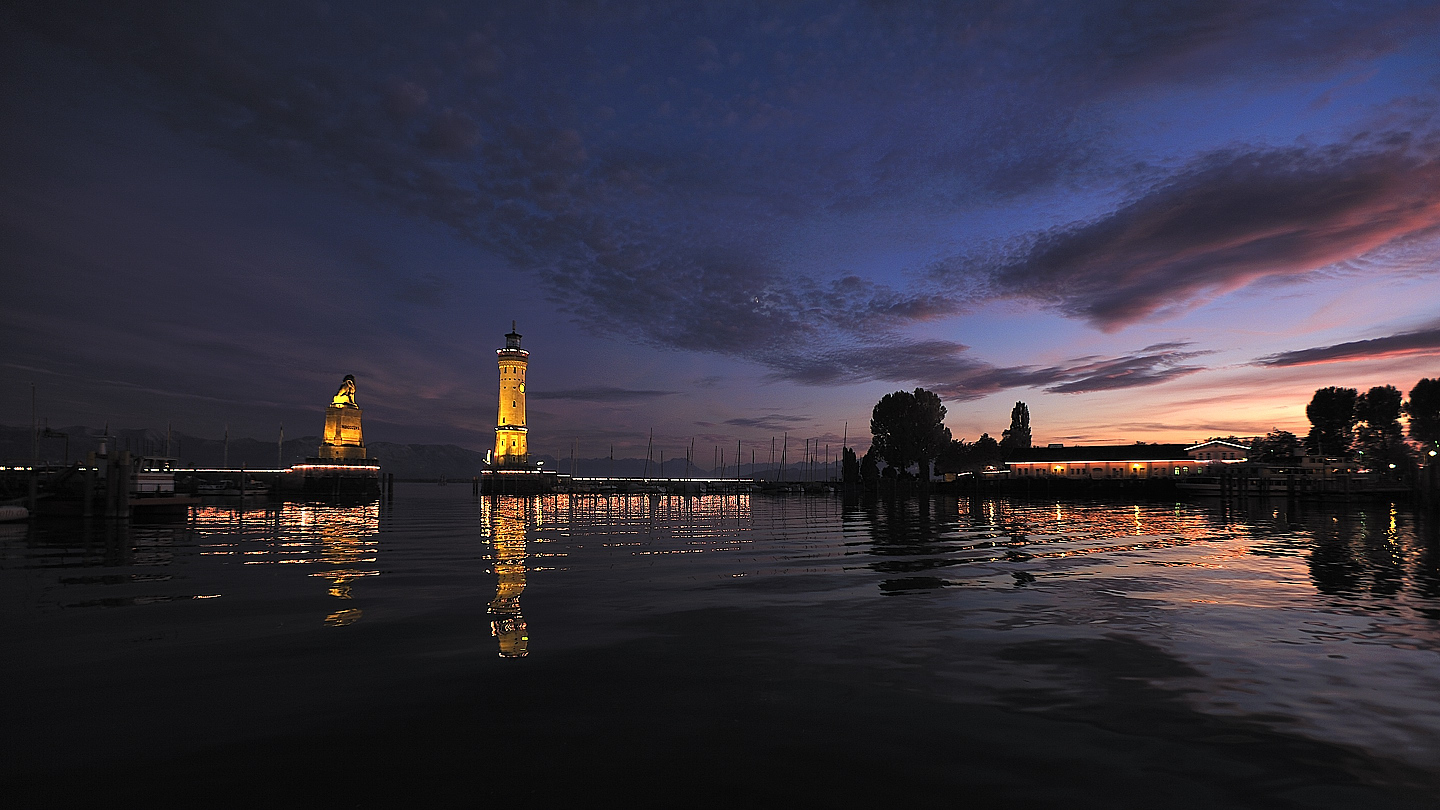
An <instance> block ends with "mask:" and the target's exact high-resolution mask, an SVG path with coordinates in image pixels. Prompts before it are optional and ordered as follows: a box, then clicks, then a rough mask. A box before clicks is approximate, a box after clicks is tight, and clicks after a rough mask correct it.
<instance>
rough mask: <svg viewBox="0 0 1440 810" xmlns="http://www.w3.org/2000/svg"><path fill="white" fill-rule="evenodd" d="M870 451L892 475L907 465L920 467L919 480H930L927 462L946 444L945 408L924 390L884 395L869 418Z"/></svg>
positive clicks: (938, 400)
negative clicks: (892, 470)
mask: <svg viewBox="0 0 1440 810" xmlns="http://www.w3.org/2000/svg"><path fill="white" fill-rule="evenodd" d="M870 433H871V435H872V437H873V440H872V442H871V444H870V449H871V451H872V452H876V453H878V454H879V456H880V458H882V459H884V460H885V464H886V465H887V466H888V467H893V468H895V470H896V472H897V473H899V472H900V471H903V470H905V469H906V468H907V467H909V466H910V465H911V464H918V465H919V466H920V478H921V480H929V478H930V460H931V459H933V458H935V456H936V455H938V454H939V452H940V450H941V449H942V448H944V447H945V445H946V444H948V443H949V442H950V428H947V427H945V406H944V405H943V404H942V403H941V402H940V397H938V396H936V395H935V394H934V393H932V392H930V391H926V390H925V389H924V388H916V389H915V392H914V393H913V394H912V393H910V392H908V391H896V392H895V393H893V394H886V395H885V396H883V397H881V398H880V401H879V402H877V403H875V409H874V410H873V411H872V412H871V415H870Z"/></svg>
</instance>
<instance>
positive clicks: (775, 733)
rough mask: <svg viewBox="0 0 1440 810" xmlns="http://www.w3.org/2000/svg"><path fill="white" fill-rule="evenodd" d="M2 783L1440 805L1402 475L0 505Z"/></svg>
mask: <svg viewBox="0 0 1440 810" xmlns="http://www.w3.org/2000/svg"><path fill="white" fill-rule="evenodd" d="M0 622H3V625H0V642H3V650H4V662H3V674H0V684H3V692H0V695H3V699H4V705H5V709H4V724H3V731H0V745H3V748H0V781H3V784H0V787H3V793H0V795H4V796H7V797H9V798H10V800H9V801H6V802H5V804H6V806H16V807H20V806H32V805H39V804H48V803H54V804H85V805H91V804H94V803H96V802H97V801H103V802H106V803H129V802H134V801H146V802H150V803H152V804H158V805H175V804H186V805H206V806H209V805H216V804H221V805H226V804H230V805H255V804H280V805H291V804H300V803H316V804H321V805H324V806H356V805H368V806H397V805H417V806H431V805H461V806H476V807H486V806H499V805H504V806H516V805H523V804H537V805H539V804H544V805H553V804H554V803H555V802H556V801H558V800H565V801H567V802H572V803H573V802H585V803H586V804H603V803H613V802H615V801H625V802H628V803H631V804H638V805H666V806H695V805H703V806H714V805H721V804H723V805H764V806H771V805H799V806H850V805H856V804H862V803H865V804H887V805H889V804H895V803H897V802H900V803H917V804H918V803H923V804H925V805H938V804H944V805H958V806H966V805H969V804H976V805H981V804H985V805H989V804H992V803H994V804H999V803H1004V804H1007V805H1011V806H1019V807H1029V806H1047V807H1048V806H1053V807H1061V806H1064V807H1076V806H1080V807H1359V806H1369V807H1433V806H1440V798H1437V797H1440V540H1437V535H1436V522H1435V519H1434V518H1433V516H1431V517H1427V516H1426V515H1424V514H1419V513H1416V512H1415V511H1413V510H1411V509H1410V508H1409V507H1405V506H1398V507H1397V506H1390V505H1383V504H1382V505H1377V506H1368V505H1365V506H1357V505H1353V504H1347V505H1335V506H1325V507H1320V506H1314V505H1311V506H1307V507H1303V508H1302V507H1294V506H1292V507H1290V508H1289V509H1287V507H1286V504H1285V503H1284V501H1279V502H1269V503H1266V502H1258V503H1252V504H1250V505H1249V506H1248V508H1235V507H1230V508H1227V507H1224V506H1221V505H1219V504H1208V505H1206V504H1195V505H1190V504H1160V505H1157V504H1147V505H1138V506H1137V505H1117V504H1096V503H1059V504H1056V503H1037V502H1011V501H1003V500H1002V501H958V502H957V501H956V500H953V499H948V500H947V499H934V500H931V501H929V502H928V503H925V502H917V501H914V500H912V501H908V502H904V501H902V502H898V503H891V504H887V503H885V502H880V503H870V504H865V503H858V504H850V505H845V504H842V502H841V501H840V500H839V499H831V498H818V497H808V498H807V497H800V496H795V497H790V498H762V497H756V498H747V497H736V496H731V497H728V498H727V497H718V496H717V497H708V498H691V499H684V498H666V497H647V496H639V497H629V498H616V497H612V498H610V499H605V498H598V499H597V498H592V497H577V498H575V499H573V500H569V499H567V498H566V497H565V496H556V497H547V498H544V499H533V500H500V501H490V500H476V499H472V497H471V496H470V493H469V488H468V487H448V488H446V487H434V486H421V485H414V486H412V487H410V488H408V489H407V488H403V487H402V488H401V489H400V491H399V495H398V497H397V499H396V500H395V502H394V504H393V505H392V506H388V507H384V508H382V507H381V506H378V505H372V506H363V507H353V508H338V507H322V506H305V505H298V504H290V505H285V506H283V507H274V506H266V505H263V504H251V505H250V508H248V509H245V510H241V509H239V508H237V505H236V504H235V503H234V502H229V503H225V502H221V503H217V504H216V505H212V506H208V507H206V508H204V509H201V510H199V511H198V512H197V513H196V514H195V515H194V516H193V517H192V518H191V519H190V520H189V521H186V522H178V523H174V524H168V525H167V524H160V525H134V526H130V527H128V528H122V527H117V526H113V525H112V526H104V525H100V526H98V527H96V528H93V529H88V530H87V529H86V528H85V527H83V526H81V525H80V524H46V525H40V526H33V527H26V526H13V525H10V526H0Z"/></svg>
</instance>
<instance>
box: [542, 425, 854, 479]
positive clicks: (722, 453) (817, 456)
mask: <svg viewBox="0 0 1440 810" xmlns="http://www.w3.org/2000/svg"><path fill="white" fill-rule="evenodd" d="M849 439H850V423H849V422H846V423H845V431H844V434H843V437H842V439H841V446H842V447H845V446H848V445H847V443H848V441H849ZM776 441H777V437H775V436H771V437H770V460H769V464H768V466H767V467H766V471H767V473H772V474H774V478H773V480H775V481H779V482H783V481H785V480H786V475H787V472H788V470H798V471H799V472H800V475H798V476H797V477H796V479H795V481H796V482H802V481H820V480H824V481H838V480H839V479H840V478H841V473H840V471H839V465H840V464H841V457H840V456H838V455H837V456H835V457H834V458H833V459H832V457H831V454H830V449H831V446H830V444H828V443H827V444H825V445H824V448H825V450H824V461H823V462H822V461H821V453H820V447H821V445H820V440H819V439H806V440H805V451H804V456H803V457H802V458H803V461H802V462H801V463H800V464H799V465H796V466H794V467H788V470H787V466H788V465H787V462H786V455H787V454H788V452H789V447H790V434H789V432H788V431H787V432H786V433H784V434H783V435H782V436H781V437H779V446H778V451H779V465H778V466H777V465H776V451H777V446H776ZM727 449H728V447H723V446H721V445H718V444H717V445H715V446H714V456H713V458H712V461H711V466H710V472H711V474H712V475H713V474H714V472H715V471H716V470H719V471H720V474H719V476H718V478H720V479H726V478H734V479H735V480H741V479H742V477H743V476H742V475H741V473H740V470H741V467H742V464H743V462H742V460H741V459H742V458H743V457H744V447H743V440H741V439H736V440H735V455H734V456H733V457H731V458H733V459H734V461H735V463H734V467H735V474H734V476H731V475H729V474H728V473H729V470H730V466H731V464H730V462H729V459H727V457H726V450H727ZM579 453H580V440H579V439H578V438H577V439H571V441H570V477H571V478H576V477H579ZM656 455H657V448H656V447H655V430H654V429H653V428H652V429H651V430H650V434H649V437H648V438H647V439H646V442H645V467H644V470H643V472H642V473H641V478H645V479H649V478H650V477H651V476H650V465H651V464H652V463H655V462H656ZM658 456H659V459H658V464H659V472H658V475H657V476H656V477H657V478H667V476H666V475H665V450H664V448H659V449H658ZM757 456H758V451H757V450H756V449H755V448H754V447H751V448H750V477H751V478H752V479H753V478H756V477H757V476H756V474H755V472H756V469H757V468H758V466H759V461H758V457H757ZM609 458H610V471H609V475H608V477H609V478H612V479H613V478H614V477H615V445H613V444H612V445H610V456H609ZM677 460H678V459H676V458H672V459H671V462H672V463H673V462H674V461H677ZM822 465H823V466H822ZM692 469H694V470H695V471H697V472H698V471H699V469H698V468H697V467H696V466H695V437H693V436H692V437H691V438H690V443H689V445H687V446H686V448H685V473H684V475H683V476H678V477H680V478H685V479H688V478H690V477H691V470H692ZM821 470H823V471H824V477H823V478H822V477H820V476H818V475H817V473H819V472H820V471H821ZM758 477H759V478H762V479H766V480H769V479H770V475H763V476H758Z"/></svg>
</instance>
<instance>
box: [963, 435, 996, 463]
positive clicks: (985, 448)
mask: <svg viewBox="0 0 1440 810" xmlns="http://www.w3.org/2000/svg"><path fill="white" fill-rule="evenodd" d="M970 458H971V463H972V464H973V465H975V468H976V469H980V470H983V469H985V468H986V467H992V466H994V465H996V464H999V463H1000V458H1001V457H1000V443H999V442H997V441H995V440H994V439H992V438H990V434H989V433H981V434H980V438H978V439H976V440H975V443H974V444H972V445H970Z"/></svg>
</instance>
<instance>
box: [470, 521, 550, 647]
mask: <svg viewBox="0 0 1440 810" xmlns="http://www.w3.org/2000/svg"><path fill="white" fill-rule="evenodd" d="M480 503H481V506H480V508H481V514H482V516H483V517H484V519H485V525H486V526H487V527H488V528H489V531H490V545H491V548H492V557H491V559H492V561H493V565H492V570H493V571H494V573H495V577H496V579H497V580H498V583H497V584H496V587H495V598H494V599H492V600H490V616H491V619H490V635H492V636H494V637H495V639H496V641H497V642H498V643H499V645H500V657H501V658H524V657H525V655H526V654H527V653H526V647H527V646H528V644H529V642H530V636H529V634H528V632H527V630H526V627H525V616H524V615H523V614H521V612H520V594H521V593H523V592H524V590H525V534H526V530H527V528H528V526H529V523H530V520H531V519H532V512H534V514H533V518H534V519H535V520H536V522H538V521H539V514H538V510H539V508H540V504H539V501H532V500H528V499H522V498H493V499H482V500H481V502H480Z"/></svg>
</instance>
